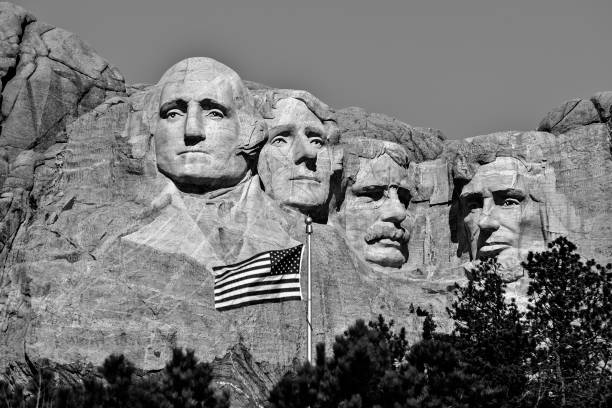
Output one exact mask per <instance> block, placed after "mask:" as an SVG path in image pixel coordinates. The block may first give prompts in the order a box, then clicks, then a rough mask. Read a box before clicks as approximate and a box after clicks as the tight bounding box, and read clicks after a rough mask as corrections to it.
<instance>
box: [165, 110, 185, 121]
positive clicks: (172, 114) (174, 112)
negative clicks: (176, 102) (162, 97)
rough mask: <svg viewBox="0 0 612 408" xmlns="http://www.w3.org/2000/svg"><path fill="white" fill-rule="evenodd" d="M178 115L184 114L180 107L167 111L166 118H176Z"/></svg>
mask: <svg viewBox="0 0 612 408" xmlns="http://www.w3.org/2000/svg"><path fill="white" fill-rule="evenodd" d="M178 116H183V112H181V111H180V110H178V109H172V110H171V111H170V112H168V113H166V118H169V119H176V118H177V117H178Z"/></svg>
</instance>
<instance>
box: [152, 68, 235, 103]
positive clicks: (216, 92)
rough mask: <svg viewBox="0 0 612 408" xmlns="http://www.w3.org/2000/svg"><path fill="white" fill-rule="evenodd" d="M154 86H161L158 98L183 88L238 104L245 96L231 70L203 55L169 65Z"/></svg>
mask: <svg viewBox="0 0 612 408" xmlns="http://www.w3.org/2000/svg"><path fill="white" fill-rule="evenodd" d="M158 86H159V87H162V89H163V91H162V98H163V97H166V98H167V97H170V96H173V95H178V94H179V93H181V92H183V93H189V94H193V96H194V97H198V96H199V94H201V96H202V97H212V98H214V99H218V100H221V101H225V102H226V103H231V102H233V104H235V105H238V106H240V105H242V104H243V102H244V100H245V98H246V97H247V95H246V93H247V91H246V87H245V86H244V84H243V82H242V80H241V79H240V77H239V76H238V74H237V73H236V72H235V71H234V70H232V69H231V68H229V67H228V66H226V65H224V64H222V63H220V62H218V61H215V60H214V59H211V58H204V57H198V58H188V59H185V60H183V61H180V62H178V63H177V64H175V65H173V66H172V67H171V68H170V69H168V70H167V71H166V72H165V73H164V75H163V76H162V77H161V79H160V80H159V82H158ZM196 94H197V95H196ZM228 99H230V100H228Z"/></svg>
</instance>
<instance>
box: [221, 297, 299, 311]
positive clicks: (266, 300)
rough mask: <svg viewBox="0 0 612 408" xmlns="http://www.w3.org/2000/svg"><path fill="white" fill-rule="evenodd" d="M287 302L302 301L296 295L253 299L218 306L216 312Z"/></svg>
mask: <svg viewBox="0 0 612 408" xmlns="http://www.w3.org/2000/svg"><path fill="white" fill-rule="evenodd" d="M287 300H302V297H301V296H299V295H297V296H294V295H289V296H283V297H277V298H270V297H263V298H254V299H253V300H246V298H245V300H243V301H242V302H240V303H230V304H228V305H225V306H218V307H217V310H218V311H220V312H223V311H226V310H231V309H237V308H239V307H244V306H252V305H260V304H262V303H280V302H285V301H287Z"/></svg>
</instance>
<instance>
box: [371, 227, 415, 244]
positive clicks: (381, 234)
mask: <svg viewBox="0 0 612 408" xmlns="http://www.w3.org/2000/svg"><path fill="white" fill-rule="evenodd" d="M363 238H364V239H365V241H366V242H367V243H368V244H372V243H374V242H376V241H380V240H381V239H385V238H388V239H390V240H393V241H397V242H399V243H405V242H408V240H409V239H410V233H409V232H408V231H406V230H405V229H403V228H398V227H396V226H394V225H393V224H390V223H376V224H374V225H372V226H371V227H370V228H368V231H367V232H366V234H365V236H364V237H363Z"/></svg>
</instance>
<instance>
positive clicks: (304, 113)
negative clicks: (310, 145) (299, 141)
mask: <svg viewBox="0 0 612 408" xmlns="http://www.w3.org/2000/svg"><path fill="white" fill-rule="evenodd" d="M272 113H273V116H274V117H273V118H272V119H268V120H266V122H267V123H268V125H269V126H270V127H276V126H285V125H290V124H303V125H305V126H315V127H317V128H320V129H321V130H323V123H322V122H321V120H320V119H319V118H318V117H317V116H316V115H315V114H314V113H313V112H312V111H311V110H310V109H309V108H308V106H306V104H305V103H304V102H302V101H300V100H298V99H294V98H284V99H281V100H279V101H278V102H277V103H276V106H275V107H274V108H273V109H272Z"/></svg>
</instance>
